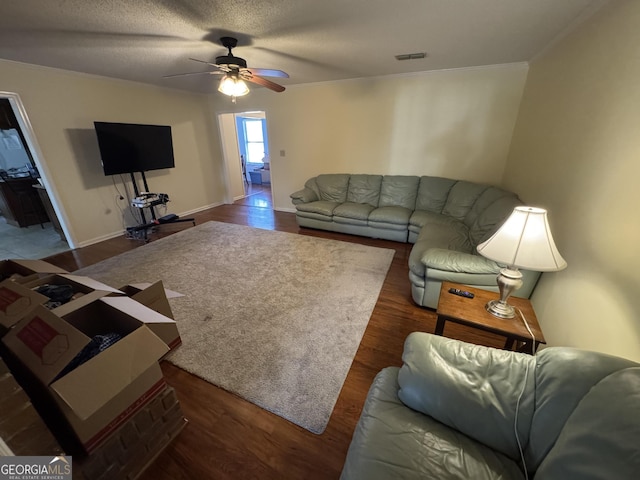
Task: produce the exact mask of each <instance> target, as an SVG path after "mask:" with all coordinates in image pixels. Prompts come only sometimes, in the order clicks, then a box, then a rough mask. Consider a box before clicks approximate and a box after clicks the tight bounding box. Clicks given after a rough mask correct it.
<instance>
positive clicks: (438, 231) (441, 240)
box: [409, 214, 473, 276]
mask: <svg viewBox="0 0 640 480" xmlns="http://www.w3.org/2000/svg"><path fill="white" fill-rule="evenodd" d="M433 215H434V216H435V215H436V214H433ZM435 218H437V217H434V219H435ZM444 218H449V221H442V223H438V222H435V221H434V222H433V223H427V224H426V225H425V226H424V227H423V228H422V231H421V232H420V234H419V235H418V238H417V239H416V243H415V244H414V245H413V248H412V249H411V253H409V270H411V271H412V272H413V273H414V274H415V275H418V276H424V275H425V272H426V267H425V264H424V254H425V252H426V251H427V250H429V249H432V248H442V249H445V250H457V251H459V252H464V253H472V252H473V247H472V245H471V242H470V241H469V230H468V229H467V227H466V226H465V225H464V224H463V223H462V222H458V221H457V220H454V219H452V218H450V217H444Z"/></svg>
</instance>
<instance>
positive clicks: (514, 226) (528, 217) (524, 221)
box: [478, 207, 567, 272]
mask: <svg viewBox="0 0 640 480" xmlns="http://www.w3.org/2000/svg"><path fill="white" fill-rule="evenodd" d="M478 253H480V254H481V255H482V256H483V257H487V258H489V259H490V260H494V261H496V262H498V263H503V264H506V265H508V266H509V267H516V268H524V269H526V270H535V271H538V272H552V271H556V270H562V269H563V268H565V267H566V266H567V262H565V260H564V258H562V256H560V253H559V252H558V249H557V248H556V245H555V243H554V242H553V237H552V235H551V230H550V228H549V222H548V221H547V211H546V210H545V209H543V208H535V207H516V208H514V209H513V212H512V213H511V216H510V217H509V218H508V219H507V221H506V222H504V224H503V225H502V227H500V229H499V230H498V231H497V232H496V233H494V234H493V236H491V237H490V238H489V239H488V240H487V241H485V242H483V243H481V244H480V245H478Z"/></svg>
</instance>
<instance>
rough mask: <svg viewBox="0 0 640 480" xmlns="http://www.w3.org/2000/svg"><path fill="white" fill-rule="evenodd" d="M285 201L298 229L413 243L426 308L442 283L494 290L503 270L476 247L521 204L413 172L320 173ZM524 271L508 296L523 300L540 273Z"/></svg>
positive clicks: (417, 297)
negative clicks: (292, 207) (291, 207)
mask: <svg viewBox="0 0 640 480" xmlns="http://www.w3.org/2000/svg"><path fill="white" fill-rule="evenodd" d="M290 197H291V199H292V202H293V204H294V205H295V208H296V220H297V222H298V225H300V226H301V227H308V228H316V229H321V230H330V231H334V232H340V233H348V234H352V235H363V236H367V237H373V238H382V239H385V240H393V241H397V242H409V243H413V244H414V246H413V248H412V249H411V253H410V255H409V280H410V282H411V295H412V297H413V300H414V301H415V302H416V303H417V304H418V305H421V306H425V307H430V308H436V306H437V304H438V296H439V294H440V285H441V284H442V282H443V281H451V282H456V283H462V284H465V285H473V286H477V287H480V288H484V289H487V290H491V291H494V292H495V291H497V290H498V288H497V285H496V276H497V275H498V273H500V270H501V268H502V267H503V265H500V264H498V263H497V262H495V261H493V260H489V259H487V258H484V257H482V256H481V255H479V254H478V252H477V251H476V247H477V246H478V245H479V244H480V243H482V242H484V241H485V240H487V239H488V238H490V237H491V235H493V234H494V233H495V232H496V231H497V230H498V228H499V227H500V226H501V225H502V223H503V222H504V221H505V220H506V219H507V218H508V217H509V216H510V215H511V213H512V211H513V209H514V207H516V206H519V205H522V201H521V200H520V199H519V198H518V196H517V195H516V194H514V193H512V192H508V191H506V190H503V189H501V188H498V187H495V186H491V185H484V184H480V183H474V182H468V181H464V180H454V179H449V178H440V177H430V176H423V177H418V176H411V175H384V176H383V175H366V174H358V175H350V174H325V175H318V176H317V177H313V178H310V179H309V180H307V182H305V185H304V188H303V189H302V190H299V191H297V192H294V193H292V194H291V195H290ZM522 274H523V278H522V281H523V285H522V287H521V288H520V289H519V290H518V291H517V292H515V293H514V295H516V296H519V297H523V298H529V297H530V296H531V293H532V292H533V288H534V287H535V285H536V282H537V280H538V278H539V276H540V272H538V271H533V270H522Z"/></svg>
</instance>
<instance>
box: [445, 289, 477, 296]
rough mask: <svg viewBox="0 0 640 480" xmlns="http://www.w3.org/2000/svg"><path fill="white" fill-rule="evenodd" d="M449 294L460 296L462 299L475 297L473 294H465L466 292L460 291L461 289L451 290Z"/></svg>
mask: <svg viewBox="0 0 640 480" xmlns="http://www.w3.org/2000/svg"><path fill="white" fill-rule="evenodd" d="M449 293H453V294H454V295H460V296H461V297H466V298H473V297H475V295H474V294H473V293H471V292H465V291H464V290H460V289H459V288H450V289H449Z"/></svg>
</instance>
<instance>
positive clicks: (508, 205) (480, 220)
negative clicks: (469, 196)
mask: <svg viewBox="0 0 640 480" xmlns="http://www.w3.org/2000/svg"><path fill="white" fill-rule="evenodd" d="M518 205H522V202H521V201H520V199H519V198H518V197H517V196H515V195H508V194H507V195H503V196H501V197H499V198H497V199H496V200H495V201H494V202H493V203H491V204H490V205H488V206H487V207H486V208H484V209H483V210H482V211H480V212H479V213H478V215H477V217H476V218H475V220H474V222H473V224H472V225H471V226H470V227H469V239H470V240H471V243H472V244H473V245H474V246H478V245H480V244H481V243H482V242H484V241H485V240H487V239H488V238H489V237H490V236H491V235H493V234H494V233H495V232H497V231H498V229H499V228H500V227H501V226H502V224H503V223H504V222H505V221H506V220H507V218H509V215H511V212H513V209H514V208H515V207H517V206H518Z"/></svg>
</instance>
